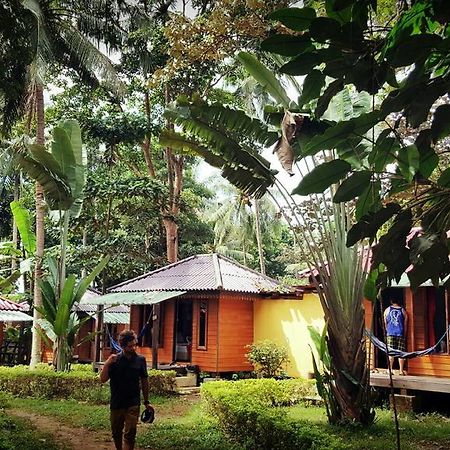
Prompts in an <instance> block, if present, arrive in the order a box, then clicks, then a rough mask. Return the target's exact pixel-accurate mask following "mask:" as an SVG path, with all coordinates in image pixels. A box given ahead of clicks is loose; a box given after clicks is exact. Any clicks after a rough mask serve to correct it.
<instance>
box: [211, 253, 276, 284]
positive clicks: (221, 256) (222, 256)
mask: <svg viewBox="0 0 450 450" xmlns="http://www.w3.org/2000/svg"><path fill="white" fill-rule="evenodd" d="M216 255H217V256H218V257H219V258H221V259H224V260H225V261H227V262H229V263H231V264H234V265H236V266H238V267H240V268H241V269H244V270H248V271H249V272H252V273H253V274H255V275H258V276H260V277H262V278H264V279H265V280H267V281H271V282H272V283H276V284H280V283H279V281H277V280H275V278H271V277H269V276H267V275H263V274H262V273H260V272H258V271H257V270H254V269H250V267H247V266H244V265H243V264H241V263H239V262H237V261H236V260H234V259H232V258H230V257H229V256H225V255H222V254H221V253H216Z"/></svg>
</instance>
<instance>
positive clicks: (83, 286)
mask: <svg viewBox="0 0 450 450" xmlns="http://www.w3.org/2000/svg"><path fill="white" fill-rule="evenodd" d="M110 258H111V257H110V256H109V255H108V256H105V257H103V258H102V260H101V261H100V262H99V263H98V264H97V265H96V266H95V267H94V269H93V270H92V272H91V273H90V274H89V275H88V276H87V277H85V278H83V279H82V280H80V281H79V283H78V285H77V287H76V288H75V295H74V296H73V301H72V305H74V304H75V303H78V302H79V301H80V300H81V297H83V295H84V294H85V292H86V290H87V288H88V287H89V286H90V285H91V283H92V282H93V281H94V279H95V277H96V276H98V275H99V274H100V272H101V271H102V270H103V269H104V268H105V266H106V265H107V264H108V262H109V260H110Z"/></svg>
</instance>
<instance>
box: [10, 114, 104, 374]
mask: <svg viewBox="0 0 450 450" xmlns="http://www.w3.org/2000/svg"><path fill="white" fill-rule="evenodd" d="M52 134H53V140H52V143H51V148H50V151H47V149H46V147H45V146H43V145H38V144H25V145H23V146H21V147H20V148H19V149H18V150H16V151H15V152H14V158H15V161H16V163H17V164H18V165H19V166H20V168H21V169H22V170H23V171H24V172H26V173H27V174H28V175H29V176H30V178H32V179H34V180H35V181H37V182H38V183H39V184H40V185H41V186H42V187H43V190H44V196H45V201H46V203H47V205H48V207H49V209H50V210H51V212H52V215H51V217H53V218H56V219H57V220H58V222H59V231H60V255H59V258H58V259H55V258H47V264H48V270H49V275H48V276H47V277H46V278H45V279H43V280H42V281H41V282H40V283H39V285H40V288H41V290H42V294H43V302H42V305H35V309H36V311H38V312H39V313H40V314H41V315H42V316H43V317H42V318H39V317H36V316H35V323H34V326H35V327H36V330H39V327H37V326H36V325H40V327H41V330H39V331H38V332H39V333H40V334H45V335H46V336H47V338H48V339H50V340H51V341H52V342H53V353H54V360H55V361H54V362H55V367H56V370H58V371H59V370H68V369H69V367H70V355H71V351H72V350H71V349H72V345H73V341H74V338H75V336H76V334H77V332H78V331H79V329H80V327H81V325H82V322H80V321H78V320H77V318H76V317H75V315H74V313H73V312H72V309H73V307H74V305H75V304H76V303H78V302H79V301H80V299H81V297H82V295H83V294H84V292H85V291H86V289H87V288H88V287H89V284H90V283H92V281H93V280H94V279H95V277H96V276H97V275H98V274H99V273H100V272H101V271H102V270H103V268H104V267H105V266H106V264H107V262H108V260H109V258H104V259H102V261H101V262H100V263H99V264H98V265H97V266H96V267H95V269H94V270H93V272H92V273H91V274H90V275H89V276H87V277H86V278H83V279H81V280H80V281H79V282H78V283H76V277H75V275H74V274H70V275H69V276H66V251H67V240H68V227H69V220H70V218H75V217H77V216H78V215H79V214H80V212H81V208H82V204H83V189H84V185H85V183H86V163H87V158H86V151H85V149H84V148H83V146H82V142H81V130H80V127H79V125H78V122H77V121H75V120H66V121H62V122H60V123H59V124H58V125H57V126H56V127H54V129H53V133H52Z"/></svg>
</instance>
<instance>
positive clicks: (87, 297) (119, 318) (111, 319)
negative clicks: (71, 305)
mask: <svg viewBox="0 0 450 450" xmlns="http://www.w3.org/2000/svg"><path fill="white" fill-rule="evenodd" d="M99 297H101V294H100V293H99V292H97V291H96V290H94V289H91V288H89V289H88V290H87V291H86V293H85V294H84V295H83V297H82V298H81V301H80V303H79V304H78V305H77V306H76V308H75V311H81V312H84V313H86V314H90V315H93V314H95V313H96V312H97V304H96V303H95V302H96V301H97V299H98V298H99ZM90 301H92V302H93V303H86V302H90ZM103 322H104V323H127V324H128V323H130V307H129V306H126V305H119V306H112V307H111V308H108V309H106V310H105V311H104V313H103Z"/></svg>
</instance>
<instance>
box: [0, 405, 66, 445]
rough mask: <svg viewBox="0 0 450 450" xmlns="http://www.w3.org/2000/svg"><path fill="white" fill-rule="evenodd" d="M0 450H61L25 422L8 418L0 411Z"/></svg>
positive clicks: (49, 437) (48, 437)
mask: <svg viewBox="0 0 450 450" xmlns="http://www.w3.org/2000/svg"><path fill="white" fill-rule="evenodd" d="M0 449H1V450H18V449H20V450H61V447H59V446H57V445H56V444H55V442H54V441H53V439H52V437H51V436H50V435H48V434H45V433H41V432H39V431H38V430H36V429H34V428H33V427H32V426H31V425H30V423H28V421H27V420H23V419H19V418H16V417H10V416H9V415H8V414H7V413H5V411H3V410H0Z"/></svg>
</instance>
